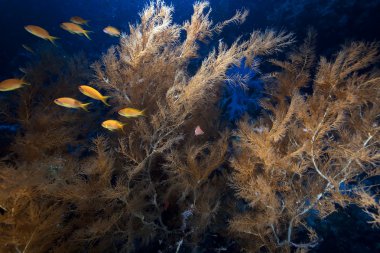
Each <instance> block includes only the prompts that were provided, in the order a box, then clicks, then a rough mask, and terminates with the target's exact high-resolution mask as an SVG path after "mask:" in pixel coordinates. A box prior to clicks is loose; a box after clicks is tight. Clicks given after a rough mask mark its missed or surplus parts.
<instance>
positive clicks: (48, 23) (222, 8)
mask: <svg viewBox="0 0 380 253" xmlns="http://www.w3.org/2000/svg"><path fill="white" fill-rule="evenodd" d="M147 2H148V1H146V0H141V1H139V0H128V1H125V0H93V1H74V0H68V1H58V0H49V1H34V0H1V1H0V27H1V35H2V36H1V47H0V66H1V69H0V79H5V78H8V77H9V76H12V75H13V74H17V73H19V72H18V71H17V70H18V67H19V66H20V65H22V64H23V62H24V61H26V60H27V57H28V53H26V52H25V50H24V49H23V48H22V47H21V45H22V44H27V45H29V46H31V47H32V48H35V47H38V45H40V44H43V42H44V41H42V40H40V39H39V38H36V37H34V36H33V35H31V34H29V33H27V32H26V31H25V30H24V26H25V25H29V24H35V25H38V26H41V27H44V28H45V29H47V30H48V31H49V32H50V33H51V34H52V35H53V36H57V37H60V38H61V40H59V42H58V44H59V46H60V47H62V48H63V49H64V50H66V51H67V52H77V51H79V50H81V51H84V52H85V53H86V54H87V55H88V57H90V59H96V58H97V57H98V56H99V55H100V54H101V53H102V52H104V51H105V50H106V49H107V48H108V47H109V46H110V45H112V44H116V43H117V42H118V40H117V39H115V38H111V37H109V36H107V35H106V34H104V33H103V32H102V29H103V28H104V27H105V26H107V25H113V26H116V27H118V28H120V29H121V30H122V31H124V32H128V23H135V22H136V21H137V20H138V13H139V12H140V11H141V10H142V8H143V7H144V6H145V5H146V3H147ZM169 2H170V3H172V4H173V6H174V7H175V15H174V21H176V22H182V21H184V20H186V19H188V18H189V17H190V15H191V13H192V4H193V1H185V0H174V1H169ZM210 3H211V7H212V8H213V12H212V18H213V20H214V21H215V22H217V21H219V20H223V19H226V18H228V17H230V16H232V15H233V14H234V12H235V10H236V9H241V8H246V9H249V10H250V15H249V17H248V19H247V21H246V22H245V24H243V25H241V26H240V27H238V28H236V27H230V28H227V29H226V30H225V31H224V32H223V34H222V37H223V38H224V40H225V41H227V42H228V41H233V40H234V39H235V38H236V37H237V36H240V35H244V34H248V33H250V32H251V31H252V30H253V29H265V28H267V27H269V28H276V29H285V30H287V31H292V32H294V33H296V35H298V37H299V38H300V40H302V36H303V35H304V34H305V31H306V30H307V28H308V27H313V28H315V29H316V30H317V32H318V34H319V37H318V49H319V50H320V52H322V53H326V54H328V53H331V52H334V51H335V50H336V49H337V48H338V47H339V45H340V44H342V43H344V42H346V41H351V40H367V41H368V40H376V39H380V29H378V27H377V25H378V24H380V15H379V13H380V1H379V0H366V1H363V0H333V1H331V0H303V1H295V0H288V1H278V0H220V1H216V0H212V1H210ZM76 15H78V16H81V17H84V18H85V19H89V20H90V27H89V30H91V31H94V33H93V34H91V37H92V41H88V40H87V39H86V38H84V37H79V36H76V35H71V34H69V33H68V32H66V31H64V30H62V29H61V28H60V27H59V24H60V23H62V22H65V21H68V20H69V19H70V17H72V16H76ZM46 43H48V42H46Z"/></svg>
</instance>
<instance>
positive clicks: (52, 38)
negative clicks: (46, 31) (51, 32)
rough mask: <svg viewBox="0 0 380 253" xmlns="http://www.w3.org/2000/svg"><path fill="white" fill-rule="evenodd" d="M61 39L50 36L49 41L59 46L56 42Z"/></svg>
mask: <svg viewBox="0 0 380 253" xmlns="http://www.w3.org/2000/svg"><path fill="white" fill-rule="evenodd" d="M57 39H59V38H58V37H54V36H49V38H48V40H49V41H50V42H51V43H53V45H54V46H57V44H55V40H57Z"/></svg>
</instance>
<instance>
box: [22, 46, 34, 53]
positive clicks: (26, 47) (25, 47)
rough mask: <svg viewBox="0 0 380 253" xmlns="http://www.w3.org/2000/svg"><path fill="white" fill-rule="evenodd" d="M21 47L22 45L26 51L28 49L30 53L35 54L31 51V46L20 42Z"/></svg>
mask: <svg viewBox="0 0 380 253" xmlns="http://www.w3.org/2000/svg"><path fill="white" fill-rule="evenodd" d="M22 47H23V48H24V49H25V50H26V51H28V52H30V53H32V54H36V53H35V52H34V51H33V49H31V48H30V47H28V46H27V45H25V44H22Z"/></svg>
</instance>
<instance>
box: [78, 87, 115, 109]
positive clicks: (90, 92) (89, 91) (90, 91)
mask: <svg viewBox="0 0 380 253" xmlns="http://www.w3.org/2000/svg"><path fill="white" fill-rule="evenodd" d="M79 91H80V92H82V93H83V94H84V95H86V96H88V97H90V98H93V99H96V100H100V101H102V102H103V103H104V104H105V105H107V106H110V105H109V104H108V103H107V98H109V96H103V95H102V94H101V93H100V92H99V91H97V90H96V89H94V88H92V87H90V86H87V85H81V86H79Z"/></svg>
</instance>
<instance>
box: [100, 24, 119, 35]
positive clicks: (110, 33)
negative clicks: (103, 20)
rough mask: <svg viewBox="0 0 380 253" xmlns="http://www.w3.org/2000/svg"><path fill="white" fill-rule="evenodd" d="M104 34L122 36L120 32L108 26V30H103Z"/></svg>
mask: <svg viewBox="0 0 380 253" xmlns="http://www.w3.org/2000/svg"><path fill="white" fill-rule="evenodd" d="M103 32H105V33H106V34H108V35H111V36H114V37H119V36H120V31H119V30H118V29H117V28H115V27H113V26H107V27H106V28H104V29H103Z"/></svg>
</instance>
